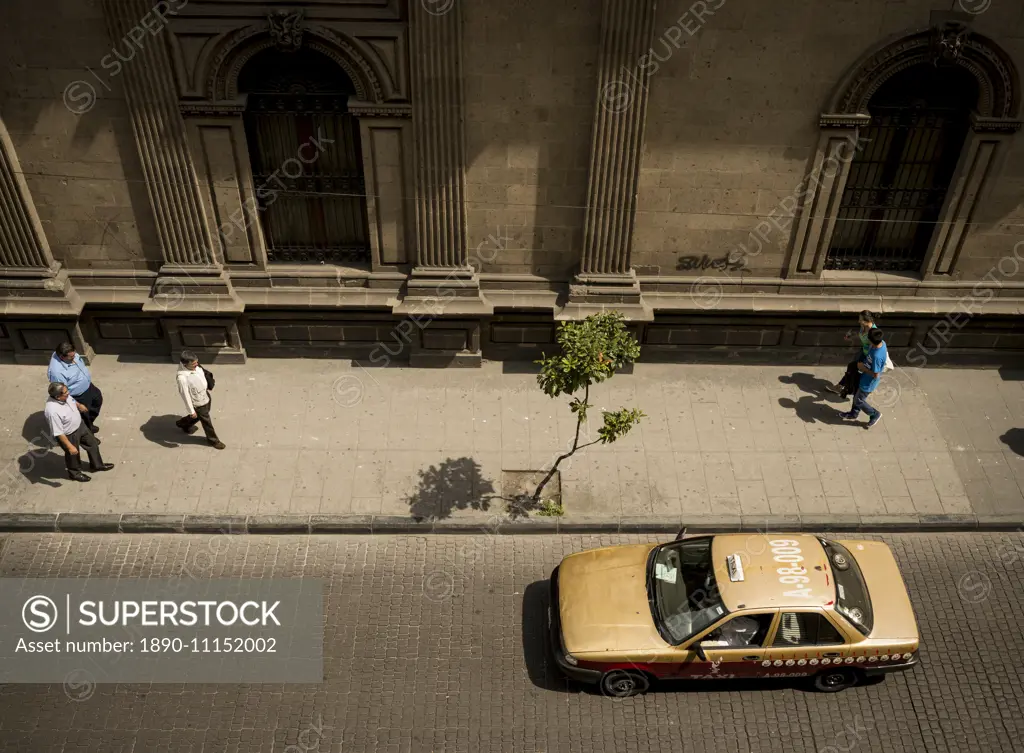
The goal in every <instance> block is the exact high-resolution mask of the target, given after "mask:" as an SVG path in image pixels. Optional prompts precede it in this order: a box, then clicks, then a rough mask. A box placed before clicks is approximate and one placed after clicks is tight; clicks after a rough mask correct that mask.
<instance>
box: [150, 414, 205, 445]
mask: <svg viewBox="0 0 1024 753" xmlns="http://www.w3.org/2000/svg"><path fill="white" fill-rule="evenodd" d="M180 418H181V416H176V415H174V414H173V413H171V414H166V415H163V416H153V417H152V418H150V419H149V420H148V421H146V423H144V424H143V425H142V426H140V427H139V431H141V432H142V436H144V437H145V438H146V439H148V440H149V441H150V442H153V443H154V444H158V445H160V446H161V447H168V448H174V447H180V446H181V445H183V444H197V443H203V442H205V441H206V438H205V435H204V434H203V433H202V431H198V432H196V434H191V435H190V434H186V433H185V432H183V431H182V430H181V429H179V428H178V426H177V425H176V424H175V423H174V422H175V421H177V420H179V419H180Z"/></svg>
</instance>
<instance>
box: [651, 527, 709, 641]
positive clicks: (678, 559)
mask: <svg viewBox="0 0 1024 753" xmlns="http://www.w3.org/2000/svg"><path fill="white" fill-rule="evenodd" d="M647 594H648V599H649V600H650V602H651V612H652V614H653V615H654V622H655V624H657V626H658V630H659V631H660V632H661V634H662V637H664V638H665V640H667V641H668V642H669V643H673V644H676V645H678V644H680V643H683V642H684V641H686V639H688V638H690V637H691V636H693V635H696V634H697V633H699V632H700V631H701V630H704V628H706V627H708V626H709V625H711V623H713V622H715V621H716V620H718V619H719V618H720V617H721V616H722V615H724V614H725V606H724V605H723V604H722V598H721V595H720V594H719V592H718V583H717V582H716V581H715V573H714V569H713V568H712V567H711V537H710V536H704V537H701V538H694V539H684V540H683V541H677V542H673V543H671V544H664V545H663V546H660V547H658V548H657V549H655V550H654V551H653V552H651V558H650V561H649V562H648V564H647Z"/></svg>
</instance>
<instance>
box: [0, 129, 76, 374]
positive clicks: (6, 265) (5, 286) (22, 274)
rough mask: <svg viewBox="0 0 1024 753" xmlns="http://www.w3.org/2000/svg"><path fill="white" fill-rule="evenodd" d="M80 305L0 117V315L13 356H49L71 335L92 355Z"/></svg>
mask: <svg viewBox="0 0 1024 753" xmlns="http://www.w3.org/2000/svg"><path fill="white" fill-rule="evenodd" d="M81 310H82V301H81V299H80V297H79V296H78V294H77V293H76V292H75V289H74V286H72V284H71V281H70V280H68V275H67V272H66V271H65V270H64V269H62V268H61V265H60V263H58V262H56V261H55V260H54V258H53V254H52V253H51V252H50V245H49V243H48V242H47V240H46V234H45V233H44V232H43V226H42V223H41V222H40V221H39V215H38V214H37V213H36V207H35V203H34V202H33V201H32V194H31V193H29V190H28V185H27V184H26V182H25V177H24V175H23V174H22V171H21V164H20V163H19V161H18V155H17V154H15V152H14V144H13V143H12V142H11V139H10V137H9V136H8V134H7V129H6V128H5V127H4V124H3V122H2V121H0V316H2V317H3V323H4V325H5V328H6V329H7V330H8V331H9V333H10V338H11V345H12V348H13V350H14V354H13V355H14V358H15V360H16V361H18V362H21V363H39V362H42V361H44V360H48V359H49V357H50V354H51V353H52V352H53V348H54V346H55V345H56V344H57V342H56V341H57V340H58V339H69V338H70V339H72V340H74V341H75V346H76V347H77V348H79V350H80V352H81V353H82V354H83V355H85V356H86V357H90V356H91V355H92V350H91V349H90V348H89V346H88V345H87V344H86V343H85V341H84V340H83V338H82V333H81V331H80V330H79V329H78V326H77V323H76V321H75V320H76V318H77V317H78V314H79V313H80V312H81ZM55 319H56V320H63V321H54V320H55Z"/></svg>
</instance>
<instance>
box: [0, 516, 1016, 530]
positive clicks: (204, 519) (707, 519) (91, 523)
mask: <svg viewBox="0 0 1024 753" xmlns="http://www.w3.org/2000/svg"><path fill="white" fill-rule="evenodd" d="M496 521H498V519H493V518H492V519H490V520H488V521H486V522H483V521H475V520H465V519H447V520H437V521H431V520H422V519H419V518H411V517H403V516H391V515H249V516H244V515H186V514H181V515H150V514H137V513H124V514H118V513H109V514H108V513H71V512H69V513H0V533H124V534H128V533H179V534H180V533H190V534H213V533H227V534H246V533H248V534H261V535H266V534H271V535H289V534H290V535H295V534H371V535H372V534H403V535H408V534H471V535H474V534H475V535H480V534H500V535H513V534H551V533H554V534H585V533H589V534H635V533H657V534H676V533H678V532H679V530H680V529H681V528H684V527H685V528H686V529H687V531H688V532H690V533H734V532H739V533H747V532H749V533H757V532H779V533H784V532H787V531H792V532H822V531H829V532H836V533H909V532H921V531H929V532H933V533H940V532H947V533H950V532H959V531H965V532H966V531H1014V530H1022V529H1024V516H1022V515H863V516H862V515H776V516H768V517H764V516H760V517H758V516H747V517H744V516H735V515H733V516H723V515H708V516H704V517H702V518H699V519H692V520H691V519H686V518H658V517H649V518H646V517H623V518H597V517H595V518H587V517H571V518H567V519H566V518H521V519H517V520H500V522H496Z"/></svg>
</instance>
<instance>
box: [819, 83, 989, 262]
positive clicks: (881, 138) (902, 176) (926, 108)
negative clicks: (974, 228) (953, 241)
mask: <svg viewBox="0 0 1024 753" xmlns="http://www.w3.org/2000/svg"><path fill="white" fill-rule="evenodd" d="M978 94H979V91H978V84H977V80H976V79H975V77H974V76H973V75H971V73H970V72H968V71H967V70H966V69H964V68H963V67H959V66H941V67H937V66H935V65H931V64H927V63H925V64H920V65H915V66H913V67H911V68H908V69H906V70H904V71H901V72H900V73H897V74H896V75H894V76H893V77H892V78H890V79H889V80H888V81H886V82H885V83H884V84H883V85H882V86H881V87H879V89H878V91H877V92H876V93H875V94H874V96H872V97H871V100H870V102H869V104H868V113H869V114H870V115H871V122H870V124H869V125H868V126H866V127H864V128H862V129H861V133H860V136H861V139H863V140H864V141H862V143H863V144H864V145H863V148H862V149H861V151H860V152H859V153H858V154H857V156H856V157H854V159H853V161H852V163H851V164H850V173H849V178H848V179H847V182H846V187H845V190H844V192H843V196H842V200H841V202H840V206H839V212H838V215H837V219H836V226H835V232H834V233H833V235H832V242H831V244H830V247H829V251H828V256H827V257H826V259H825V269H852V270H870V271H879V272H880V271H886V272H916V271H918V270H919V269H920V268H921V265H922V263H923V262H924V259H925V255H926V253H927V250H928V245H929V242H930V240H931V238H932V235H933V233H934V232H935V229H936V221H937V220H938V218H939V215H940V210H941V209H942V204H943V201H944V200H945V198H946V193H947V190H948V189H949V186H950V180H951V178H952V177H953V173H954V171H955V169H956V164H957V160H958V158H959V156H960V152H961V150H962V148H963V145H964V140H965V138H966V136H967V132H968V129H969V127H970V116H971V112H972V111H973V110H974V108H975V107H976V106H977V102H978Z"/></svg>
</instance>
